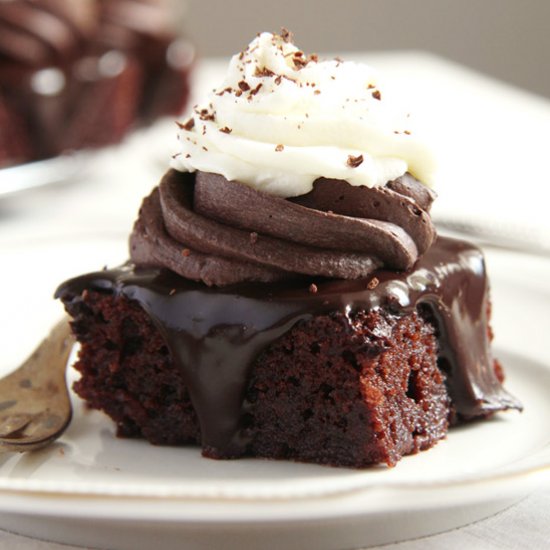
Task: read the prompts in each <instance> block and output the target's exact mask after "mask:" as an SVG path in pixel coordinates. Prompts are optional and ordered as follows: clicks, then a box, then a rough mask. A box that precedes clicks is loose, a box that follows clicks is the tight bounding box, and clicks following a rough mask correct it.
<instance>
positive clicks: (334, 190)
mask: <svg viewBox="0 0 550 550" xmlns="http://www.w3.org/2000/svg"><path fill="white" fill-rule="evenodd" d="M399 180H401V181H398V180H396V181H395V182H391V185H387V186H385V187H383V188H372V189H371V188H367V187H364V186H360V187H353V186H351V185H348V184H347V183H346V182H344V181H339V180H328V179H324V178H320V179H319V180H317V181H316V182H315V186H314V189H313V191H311V192H310V193H308V194H307V195H302V196H301V197H296V198H295V199H292V200H286V199H282V198H280V197H275V196H272V195H268V194H266V193H262V192H260V191H257V190H255V189H253V188H251V187H248V186H246V185H243V184H241V183H238V182H234V181H231V182H230V181H228V180H226V179H225V178H224V177H223V176H220V175H217V174H210V173H204V172H198V173H197V174H194V173H188V172H187V173H186V172H183V173H181V172H177V171H175V170H171V171H169V172H168V173H167V174H166V175H165V176H164V178H163V179H162V181H161V183H160V186H159V189H158V190H157V189H155V190H154V191H153V193H152V194H151V195H150V196H149V197H148V198H147V199H145V201H144V203H143V205H142V208H141V211H140V215H139V218H138V221H137V222H136V225H135V227H134V231H133V233H132V236H131V240H130V243H131V246H130V255H131V258H132V260H133V261H134V262H136V263H137V264H140V265H153V266H163V267H167V268H169V269H171V270H172V271H175V272H176V273H178V274H179V275H182V276H183V277H186V278H188V279H193V280H201V281H203V282H204V283H206V284H207V285H218V286H220V285H225V284H232V283H236V282H240V281H263V282H268V281H276V280H281V279H286V278H289V277H291V276H296V275H318V276H324V277H336V278H343V279H357V278H359V277H364V276H366V275H368V274H369V273H371V272H372V271H374V270H375V269H378V268H380V267H382V266H385V267H388V268H393V269H398V270H404V269H409V268H411V267H412V266H413V264H414V263H415V261H416V260H417V259H418V257H419V255H420V254H423V253H424V252H425V251H426V250H427V249H428V248H429V246H430V245H431V243H432V242H433V240H434V238H435V230H434V227H433V225H432V223H431V220H430V217H429V214H428V212H427V211H428V210H429V207H430V205H431V201H432V200H433V196H432V194H431V192H430V191H428V190H427V189H426V188H425V187H424V186H423V185H422V184H421V183H419V182H418V181H416V180H415V179H414V178H413V177H412V176H410V175H408V174H406V175H405V176H403V177H402V178H399Z"/></svg>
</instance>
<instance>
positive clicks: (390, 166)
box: [172, 33, 434, 197]
mask: <svg viewBox="0 0 550 550" xmlns="http://www.w3.org/2000/svg"><path fill="white" fill-rule="evenodd" d="M178 139H179V141H180V145H179V150H178V152H177V153H176V154H175V155H174V156H173V160H172V167H173V168H175V169H176V170H179V171H183V172H194V171H202V172H210V173H214V174H220V175H222V176H224V177H225V178H226V179H228V180H234V181H239V182H241V183H244V184H246V185H249V186H251V187H254V188H256V189H258V190H260V191H264V192H266V193H269V194H272V195H275V196H279V197H295V196H298V195H303V194H305V193H308V192H309V191H311V189H312V188H313V182H314V181H315V180H316V179H318V178H320V177H325V178H333V179H339V180H345V181H347V182H348V183H350V184H352V185H364V186H367V187H379V186H383V185H385V184H386V183H387V182H388V181H391V180H394V179H396V178H398V177H400V176H402V175H403V174H405V173H406V172H410V173H411V174H413V175H414V176H415V177H416V178H417V179H419V180H420V181H422V182H423V183H424V184H426V185H431V184H432V180H433V172H434V162H433V158H432V155H431V151H430V149H429V147H428V146H427V145H426V143H425V142H424V141H423V140H422V139H421V138H420V136H419V134H418V132H417V130H415V129H413V128H412V120H411V117H410V115H409V114H408V113H407V112H406V111H405V110H402V109H400V108H399V107H398V106H397V105H396V103H395V102H394V101H392V99H391V98H390V94H389V93H387V92H386V91H385V90H383V89H381V86H380V83H379V80H378V78H377V77H376V74H375V72H374V71H373V69H372V68H371V67H369V66H366V65H363V64H358V63H354V62H344V61H341V60H339V59H331V60H325V61H319V60H318V59H317V56H315V55H310V56H306V55H305V54H304V53H303V52H302V51H301V50H299V49H298V48H297V47H296V46H295V45H294V44H292V43H291V42H290V37H289V35H288V34H287V33H282V35H281V36H279V35H273V34H270V33H262V34H260V35H258V36H257V37H256V38H255V39H254V40H253V41H252V42H251V43H250V45H249V46H248V48H247V49H246V50H244V51H243V52H242V53H240V54H238V55H235V56H234V57H233V58H232V59H231V62H230V64H229V69H228V71H227V75H226V77H225V79H224V81H223V83H222V84H221V85H220V86H219V87H218V88H217V89H215V90H213V91H212V93H211V94H209V96H208V97H207V99H206V101H205V102H204V104H200V105H197V106H195V108H194V110H193V114H192V116H191V118H190V119H189V120H188V121H187V122H185V123H184V124H181V125H180V132H179V135H178Z"/></svg>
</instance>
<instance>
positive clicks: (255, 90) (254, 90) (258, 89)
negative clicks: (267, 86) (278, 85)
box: [248, 82, 262, 99]
mask: <svg viewBox="0 0 550 550" xmlns="http://www.w3.org/2000/svg"><path fill="white" fill-rule="evenodd" d="M261 87H262V83H261V82H260V83H259V84H258V85H257V86H256V87H255V88H254V89H253V90H250V94H249V95H248V98H249V99H250V98H251V97H252V96H255V95H256V94H257V93H258V92H259V91H260V88H261Z"/></svg>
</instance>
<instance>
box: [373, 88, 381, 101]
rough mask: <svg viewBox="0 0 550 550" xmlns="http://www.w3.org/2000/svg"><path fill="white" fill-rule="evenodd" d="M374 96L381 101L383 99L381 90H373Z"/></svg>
mask: <svg viewBox="0 0 550 550" xmlns="http://www.w3.org/2000/svg"><path fill="white" fill-rule="evenodd" d="M372 97H374V99H378V101H380V100H381V99H382V94H381V93H380V90H374V92H372Z"/></svg>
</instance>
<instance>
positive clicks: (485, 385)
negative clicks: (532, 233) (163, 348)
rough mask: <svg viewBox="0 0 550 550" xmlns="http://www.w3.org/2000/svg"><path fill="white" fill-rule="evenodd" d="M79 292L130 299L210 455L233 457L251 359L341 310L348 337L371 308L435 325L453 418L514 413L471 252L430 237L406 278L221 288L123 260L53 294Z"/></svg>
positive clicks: (480, 268) (381, 275)
mask: <svg viewBox="0 0 550 550" xmlns="http://www.w3.org/2000/svg"><path fill="white" fill-rule="evenodd" d="M85 290H88V291H89V290H93V291H98V292H106V293H112V294H114V295H116V296H123V297H125V298H128V299H130V300H135V301H136V302H137V303H138V304H139V305H140V306H141V307H143V308H144V310H145V311H146V312H147V313H148V314H149V315H150V316H151V318H152V319H153V321H154V323H155V324H156V326H157V327H158V328H159V330H160V331H161V333H162V335H163V336H164V338H165V340H166V343H167V345H168V347H169V350H170V353H171V357H172V359H173V361H174V363H175V365H176V366H177V367H178V368H179V369H181V371H182V373H183V376H184V380H185V383H186V384H187V385H188V387H189V392H190V395H191V400H192V402H193V406H194V407H195V409H196V412H197V416H198V419H199V423H200V428H201V439H202V445H203V448H204V449H205V450H206V452H207V453H208V454H209V455H210V456H239V455H242V454H243V453H245V452H246V446H247V443H248V440H249V439H248V438H249V434H248V433H247V431H246V428H245V426H244V423H243V418H244V415H245V414H246V413H250V412H251V411H253V407H254V405H253V403H249V402H247V401H246V400H245V395H246V389H247V383H248V380H249V376H250V371H251V368H252V366H253V364H254V361H255V358H256V357H257V356H258V354H259V353H260V352H261V351H262V350H263V349H264V348H265V347H266V346H269V345H270V343H272V342H274V341H275V340H276V339H278V338H279V337H281V336H282V335H283V334H284V333H285V332H286V331H288V330H290V329H291V328H292V327H293V326H294V325H296V324H297V323H299V322H300V321H307V320H308V319H310V318H312V317H313V316H315V315H318V314H326V313H330V312H332V311H335V310H336V311H343V312H345V314H346V318H347V320H348V330H349V331H350V332H353V330H354V323H353V314H354V312H355V311H357V310H367V311H368V310H373V309H378V308H381V309H383V311H385V312H387V314H388V315H394V316H403V315H406V314H408V313H411V312H413V311H415V310H417V311H419V312H421V314H422V315H424V316H425V317H426V318H427V319H429V320H431V322H433V323H434V324H435V326H436V331H437V333H438V334H439V346H440V349H439V363H440V365H441V368H442V370H443V371H444V372H445V374H446V384H447V388H448V392H449V395H450V398H451V400H452V405H453V418H451V421H453V420H455V421H456V420H468V419H472V418H476V417H480V416H486V415H489V414H491V413H493V412H495V411H498V410H504V409H521V404H520V403H519V402H518V401H517V400H516V399H515V398H514V397H513V396H511V395H510V394H508V393H507V392H506V391H505V390H504V389H503V388H502V385H501V383H500V380H499V379H498V376H497V374H496V373H495V370H494V364H493V360H492V357H491V353H490V348H489V336H488V334H487V331H486V330H485V326H486V322H487V298H486V296H487V279H486V276H485V267H484V260H483V256H482V253H481V251H480V250H479V249H477V248H476V247H474V246H472V245H470V244H468V243H465V242H463V241H457V240H453V239H447V238H441V237H440V238H438V239H437V241H436V242H435V244H434V245H433V246H432V247H431V248H430V250H429V251H428V252H427V253H426V254H425V255H423V256H422V257H421V258H420V259H419V260H418V261H417V262H416V264H415V265H414V267H412V268H411V269H409V270H407V271H402V272H395V271H390V270H377V271H375V272H374V273H372V274H371V275H370V276H368V277H365V278H360V279H355V280H342V279H340V280H321V281H319V280H317V281H316V292H311V291H309V290H308V285H306V284H304V281H303V280H302V281H300V280H299V279H296V278H294V279H292V280H289V281H282V282H278V283H273V284H270V285H269V286H268V287H267V286H265V285H264V284H262V283H258V282H247V283H240V284H235V285H229V286H224V287H221V288H209V287H207V286H205V285H203V284H201V283H197V282H194V281H190V280H187V279H185V278H182V277H179V276H178V275H176V274H175V273H173V272H171V271H169V270H167V269H163V268H154V267H136V266H135V265H134V264H132V263H128V264H126V265H125V266H122V267H120V268H117V269H110V270H104V271H100V272H97V273H92V274H88V275H84V276H81V277H77V278H75V279H72V280H70V281H67V282H65V283H64V284H62V285H61V286H60V287H59V288H58V290H57V293H56V297H58V298H61V299H62V300H63V301H64V302H65V304H66V306H67V307H68V308H69V309H71V307H72V306H74V305H75V304H76V303H78V302H79V301H82V293H83V292H84V291H85Z"/></svg>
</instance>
